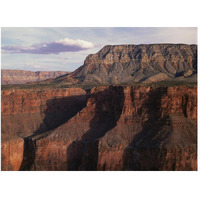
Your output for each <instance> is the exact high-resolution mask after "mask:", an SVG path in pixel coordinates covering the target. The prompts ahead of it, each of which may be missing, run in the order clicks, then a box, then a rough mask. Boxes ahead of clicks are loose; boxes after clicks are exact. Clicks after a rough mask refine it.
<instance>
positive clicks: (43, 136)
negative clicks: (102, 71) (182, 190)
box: [2, 86, 197, 171]
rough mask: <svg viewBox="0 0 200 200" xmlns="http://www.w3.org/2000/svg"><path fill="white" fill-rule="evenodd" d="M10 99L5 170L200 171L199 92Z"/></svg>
mask: <svg viewBox="0 0 200 200" xmlns="http://www.w3.org/2000/svg"><path fill="white" fill-rule="evenodd" d="M2 93H3V94H2V149H3V150H2V154H3V156H2V170H10V169H11V170H59V171H60V170H197V87H196V86H194V87H191V88H189V87H185V86H177V87H144V86H132V87H131V86H104V87H103V86H102V87H95V88H92V89H91V90H90V91H87V92H86V91H84V90H82V89H80V88H68V89H57V90H55V91H54V90H53V91H46V90H44V91H40V90H39V91H31V90H26V91H25V90H23V91H20V90H19V91H14V92H13V91H2ZM36 119H37V120H36ZM9 123H10V124H9ZM8 135H10V136H11V138H12V139H7V138H8ZM14 141H16V142H14ZM19 146H20V147H19ZM11 147H12V148H11ZM6 148H7V149H9V151H6ZM12 149H17V151H15V152H14V153H15V154H16V155H17V158H18V160H17V161H16V156H12V155H11V152H12ZM20 162H21V164H19V163H20ZM8 163H9V164H8ZM16 163H17V164H16Z"/></svg>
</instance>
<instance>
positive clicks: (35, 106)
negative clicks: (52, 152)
mask: <svg viewBox="0 0 200 200" xmlns="http://www.w3.org/2000/svg"><path fill="white" fill-rule="evenodd" d="M86 101H87V95H86V92H85V91H84V90H82V89H80V88H68V89H49V90H42V89H41V90H30V89H27V90H19V89H17V90H2V91H1V119H2V124H1V131H2V134H9V135H16V136H20V137H27V136H30V135H32V134H38V133H43V132H46V131H48V130H51V129H53V128H55V127H57V126H59V125H61V124H62V123H64V122H66V121H67V120H69V119H70V118H71V117H72V116H74V115H75V114H76V113H77V112H78V111H79V110H81V109H82V108H83V107H84V106H85V104H86Z"/></svg>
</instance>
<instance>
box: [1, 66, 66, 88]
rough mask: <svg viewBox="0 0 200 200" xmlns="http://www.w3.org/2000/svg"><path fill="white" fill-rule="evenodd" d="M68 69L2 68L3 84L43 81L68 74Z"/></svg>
mask: <svg viewBox="0 0 200 200" xmlns="http://www.w3.org/2000/svg"><path fill="white" fill-rule="evenodd" d="M68 73H69V72H66V71H37V72H32V71H25V70H9V69H2V70H1V84H3V85H6V84H24V83H28V82H35V81H42V80H46V79H50V78H56V77H58V76H62V75H66V74H68Z"/></svg>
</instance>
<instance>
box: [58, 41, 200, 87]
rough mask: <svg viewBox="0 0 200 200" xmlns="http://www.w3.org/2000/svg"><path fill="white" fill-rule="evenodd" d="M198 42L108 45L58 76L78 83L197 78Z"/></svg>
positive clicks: (187, 79) (189, 79) (145, 81)
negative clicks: (69, 72)
mask: <svg viewBox="0 0 200 200" xmlns="http://www.w3.org/2000/svg"><path fill="white" fill-rule="evenodd" d="M196 71H197V46H196V45H185V44H149V45H114V46H111V45H108V46H105V47H103V48H102V49H101V50H100V51H99V52H98V53H96V54H92V55H89V56H87V58H86V60H85V62H84V65H83V66H81V67H80V68H78V69H77V70H76V71H74V72H73V73H71V74H70V75H69V76H65V78H66V79H65V78H64V77H62V78H61V79H60V80H61V81H63V80H65V81H67V80H68V79H69V78H75V79H76V80H79V82H80V83H81V84H97V85H98V84H121V83H138V82H140V83H141V82H142V83H149V82H158V81H163V80H177V81H180V80H181V81H196Z"/></svg>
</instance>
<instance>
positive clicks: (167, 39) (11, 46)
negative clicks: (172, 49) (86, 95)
mask: <svg viewBox="0 0 200 200" xmlns="http://www.w3.org/2000/svg"><path fill="white" fill-rule="evenodd" d="M154 43H185V44H197V28H195V27H194V28H192V27H188V28H187V27H183V28H180V27H179V28H175V27H173V28H169V27H168V28H164V27H163V28H162V27H157V28H152V27H140V28H139V27H138V28H137V27H111V28H109V27H106V28H95V27H90V28H87V27H82V28H78V27H77V28H75V27H73V28H70V27H67V28H64V27H62V28H58V27H57V28H53V27H52V28H28V27H24V28H11V27H10V28H1V68H2V69H20V70H31V71H74V70H75V69H77V68H78V67H80V66H81V65H82V64H83V63H84V60H85V58H86V56H87V55H89V54H94V53H97V52H98V51H99V50H100V49H101V48H102V47H103V46H105V45H116V44H136V45H137V44H154Z"/></svg>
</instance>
